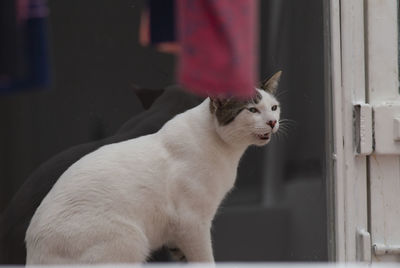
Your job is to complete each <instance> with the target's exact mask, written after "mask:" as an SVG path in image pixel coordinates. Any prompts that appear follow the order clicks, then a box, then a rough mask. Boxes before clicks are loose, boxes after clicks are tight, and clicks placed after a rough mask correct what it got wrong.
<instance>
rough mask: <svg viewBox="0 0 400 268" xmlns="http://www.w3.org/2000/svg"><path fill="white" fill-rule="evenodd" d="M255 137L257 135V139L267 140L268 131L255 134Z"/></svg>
mask: <svg viewBox="0 0 400 268" xmlns="http://www.w3.org/2000/svg"><path fill="white" fill-rule="evenodd" d="M257 137H258V138H259V139H262V140H269V138H270V133H265V134H257Z"/></svg>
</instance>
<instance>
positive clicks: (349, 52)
mask: <svg viewBox="0 0 400 268" xmlns="http://www.w3.org/2000/svg"><path fill="white" fill-rule="evenodd" d="M331 7H332V8H331V21H332V25H331V29H332V30H331V34H332V36H331V39H332V60H333V62H332V65H333V66H332V72H333V74H332V77H333V80H334V81H333V86H332V90H333V96H334V116H335V118H334V129H335V154H336V159H337V161H336V165H335V167H334V168H335V173H336V187H335V192H336V211H335V213H336V226H337V228H336V255H337V256H336V259H337V260H338V261H349V262H353V261H356V259H357V254H356V231H357V229H365V230H367V229H368V226H367V218H368V217H367V179H366V178H367V161H366V157H365V156H356V155H355V146H354V129H353V104H354V103H360V102H361V103H365V102H366V96H365V68H364V67H365V61H364V16H363V14H364V13H363V10H364V2H363V0H352V1H348V0H341V1H340V2H339V1H335V0H332V1H331ZM338 10H339V13H338ZM338 21H339V22H340V23H339V24H338ZM339 31H340V32H339ZM338 40H340V46H339V44H337V41H338ZM338 57H339V58H340V59H341V62H338V60H337V58H338ZM338 72H340V75H341V77H339V74H338Z"/></svg>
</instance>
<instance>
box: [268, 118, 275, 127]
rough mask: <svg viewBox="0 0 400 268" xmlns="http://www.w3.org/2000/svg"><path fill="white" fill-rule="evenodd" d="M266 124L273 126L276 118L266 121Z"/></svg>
mask: <svg viewBox="0 0 400 268" xmlns="http://www.w3.org/2000/svg"><path fill="white" fill-rule="evenodd" d="M267 125H268V126H270V127H271V128H274V127H275V125H276V120H270V121H268V122H267Z"/></svg>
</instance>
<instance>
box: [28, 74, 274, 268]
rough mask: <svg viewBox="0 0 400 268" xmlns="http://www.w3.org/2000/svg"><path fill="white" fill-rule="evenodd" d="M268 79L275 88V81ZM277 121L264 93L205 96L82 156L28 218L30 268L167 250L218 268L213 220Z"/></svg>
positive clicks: (137, 258) (125, 259)
mask: <svg viewBox="0 0 400 268" xmlns="http://www.w3.org/2000/svg"><path fill="white" fill-rule="evenodd" d="M271 79H273V80H270V81H269V82H267V84H268V83H269V87H273V88H276V86H277V80H278V79H279V75H277V76H274V77H273V78H271ZM267 86H268V85H267ZM278 121H279V107H278V102H277V101H276V99H275V98H274V97H273V96H272V95H271V94H269V93H267V92H265V91H263V90H257V94H256V97H255V98H254V99H253V100H252V101H246V102H245V101H224V102H221V101H219V100H210V99H209V98H208V99H206V100H205V101H204V102H202V103H201V104H200V105H198V106H196V107H194V108H192V109H190V110H188V111H186V112H185V113H182V114H179V115H177V116H176V117H175V118H173V119H172V120H170V121H169V122H167V123H166V124H165V125H164V126H163V127H162V128H161V129H160V131H158V132H157V133H155V134H151V135H147V136H143V137H140V138H136V139H132V140H128V141H124V142H120V143H116V144H111V145H107V146H104V147H101V148H100V149H98V150H97V151H95V152H93V153H91V154H88V155H86V156H85V157H83V158H82V159H81V160H79V161H78V162H76V163H75V164H74V165H72V166H71V167H70V168H69V169H68V170H67V171H66V172H65V173H64V174H63V175H62V176H61V177H60V179H59V180H58V181H57V183H56V184H55V186H54V187H53V189H52V190H51V191H50V193H49V194H48V195H47V197H46V198H45V199H44V200H43V202H42V203H41V205H40V206H39V208H38V210H37V211H36V213H35V215H34V217H33V218H32V221H31V224H30V226H29V228H28V231H27V234H26V245H27V263H28V264H74V263H132V262H144V261H145V260H146V258H147V257H148V255H149V253H150V252H151V251H152V250H156V249H158V248H159V247H161V246H163V245H167V246H169V247H173V248H175V247H176V248H179V249H180V250H181V251H182V252H183V253H184V255H185V256H186V259H187V260H188V261H190V262H213V260H214V259H213V254H212V246H211V236H210V228H211V222H212V220H213V218H214V215H215V213H216V210H217V209H218V206H219V204H220V203H221V201H222V199H223V198H224V197H225V195H226V193H227V192H228V191H229V190H230V189H231V188H232V187H233V185H234V181H235V178H236V170H237V166H238V163H239V160H240V157H241V156H242V154H243V153H244V151H245V150H246V148H247V147H248V146H249V145H251V144H256V145H265V144H267V143H268V142H269V141H270V138H271V135H272V133H275V132H276V131H277V129H278V127H279V122H278Z"/></svg>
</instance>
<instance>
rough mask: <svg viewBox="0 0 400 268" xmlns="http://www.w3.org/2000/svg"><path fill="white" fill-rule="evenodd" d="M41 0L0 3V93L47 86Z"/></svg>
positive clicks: (44, 19) (44, 16)
mask: <svg viewBox="0 0 400 268" xmlns="http://www.w3.org/2000/svg"><path fill="white" fill-rule="evenodd" d="M47 16H48V9H47V5H46V1H45V0H3V1H1V3H0V38H1V39H0V40H1V41H0V93H13V92H18V91H23V90H32V89H41V88H47V87H48V86H49V85H50V64H49V56H48V53H49V52H48V36H47V35H48V34H47Z"/></svg>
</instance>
